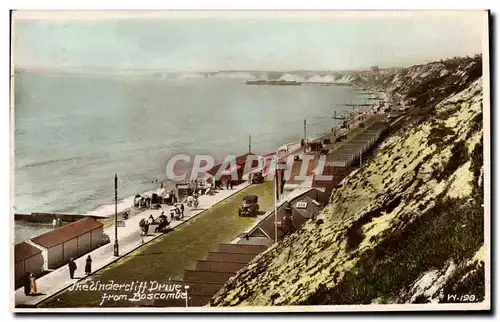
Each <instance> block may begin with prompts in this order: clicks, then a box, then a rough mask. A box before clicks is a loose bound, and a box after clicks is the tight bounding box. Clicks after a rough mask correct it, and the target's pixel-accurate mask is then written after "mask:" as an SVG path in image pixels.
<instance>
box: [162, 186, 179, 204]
mask: <svg viewBox="0 0 500 322" xmlns="http://www.w3.org/2000/svg"><path fill="white" fill-rule="evenodd" d="M163 202H164V203H165V204H167V205H173V204H175V203H176V202H177V197H176V196H175V193H174V191H173V190H170V191H167V192H166V194H165V195H164V197H163Z"/></svg>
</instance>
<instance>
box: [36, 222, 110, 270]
mask: <svg viewBox="0 0 500 322" xmlns="http://www.w3.org/2000/svg"><path fill="white" fill-rule="evenodd" d="M31 241H32V242H33V243H35V244H36V245H39V246H40V247H41V248H42V250H43V251H42V254H43V257H44V259H45V265H46V267H45V268H46V269H56V268H58V267H61V266H63V265H65V264H67V263H68V261H69V259H70V258H77V257H80V256H82V255H85V254H86V253H88V252H90V251H92V250H94V249H96V248H98V247H100V246H101V245H103V244H104V243H105V239H104V232H103V224H102V223H101V222H99V221H98V220H96V219H94V218H91V217H86V218H83V219H80V220H78V221H75V222H73V223H70V224H67V225H64V226H62V227H60V228H57V229H54V230H52V231H49V232H48V233H45V234H43V235H40V236H37V237H34V238H32V239H31Z"/></svg>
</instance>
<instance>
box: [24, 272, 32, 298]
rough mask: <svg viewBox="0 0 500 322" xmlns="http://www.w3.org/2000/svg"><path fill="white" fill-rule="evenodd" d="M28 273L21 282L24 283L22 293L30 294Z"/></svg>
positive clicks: (29, 275)
mask: <svg viewBox="0 0 500 322" xmlns="http://www.w3.org/2000/svg"><path fill="white" fill-rule="evenodd" d="M30 277H31V274H30V273H26V274H25V276H24V280H23V284H24V295H26V296H28V295H30Z"/></svg>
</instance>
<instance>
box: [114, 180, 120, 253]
mask: <svg viewBox="0 0 500 322" xmlns="http://www.w3.org/2000/svg"><path fill="white" fill-rule="evenodd" d="M118 254H119V251H118V176H117V174H116V172H115V247H114V255H115V256H117V257H118V256H119V255H118Z"/></svg>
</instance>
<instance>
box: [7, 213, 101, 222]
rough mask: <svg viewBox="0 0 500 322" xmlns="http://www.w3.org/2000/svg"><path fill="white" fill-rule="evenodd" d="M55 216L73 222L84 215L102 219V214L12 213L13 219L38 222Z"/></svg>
mask: <svg viewBox="0 0 500 322" xmlns="http://www.w3.org/2000/svg"><path fill="white" fill-rule="evenodd" d="M54 217H56V218H61V220H62V221H64V222H73V221H77V220H80V219H82V218H85V217H92V218H95V219H104V218H106V217H103V216H89V215H77V214H55V213H41V212H32V213H31V214H14V220H23V221H28V222H40V223H50V222H52V220H53V219H54Z"/></svg>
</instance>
